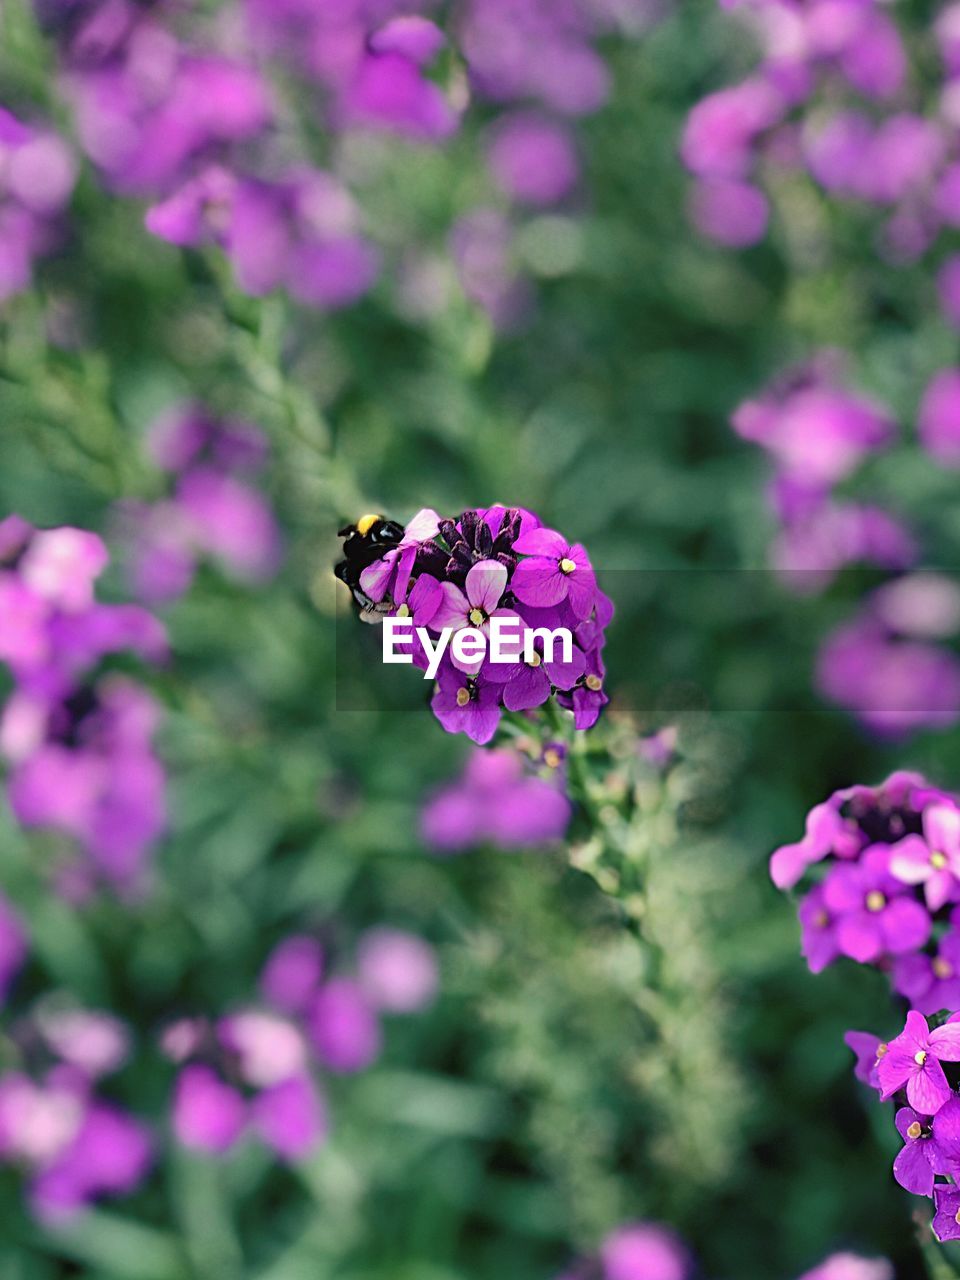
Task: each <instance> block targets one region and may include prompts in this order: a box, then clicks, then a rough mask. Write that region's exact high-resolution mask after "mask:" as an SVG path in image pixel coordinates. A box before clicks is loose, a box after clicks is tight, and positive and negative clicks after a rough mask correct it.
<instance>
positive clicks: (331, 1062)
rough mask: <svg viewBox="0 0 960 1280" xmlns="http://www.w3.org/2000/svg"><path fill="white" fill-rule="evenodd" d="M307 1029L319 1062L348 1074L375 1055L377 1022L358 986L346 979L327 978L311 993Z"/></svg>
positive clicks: (371, 1059)
mask: <svg viewBox="0 0 960 1280" xmlns="http://www.w3.org/2000/svg"><path fill="white" fill-rule="evenodd" d="M307 1031H308V1034H309V1036H310V1039H311V1042H312V1044H313V1047H314V1049H315V1050H316V1052H317V1054H318V1056H319V1058H320V1060H321V1062H323V1063H324V1064H325V1065H326V1066H327V1067H329V1069H330V1070H331V1071H335V1072H338V1073H341V1074H344V1075H349V1074H352V1073H354V1072H357V1071H363V1070H364V1069H365V1068H366V1067H368V1066H370V1064H371V1063H372V1062H373V1061H374V1060H375V1059H376V1058H377V1057H378V1056H379V1054H380V1047H381V1033H380V1023H379V1021H378V1019H377V1016H376V1014H375V1013H374V1011H373V1008H372V1006H371V1004H370V1001H369V1000H368V998H367V996H366V995H365V994H364V992H363V991H362V990H361V988H360V986H359V985H358V984H357V983H356V982H354V981H352V980H351V979H349V978H331V979H330V981H329V982H327V983H325V984H324V986H323V987H321V989H320V990H319V991H318V992H317V994H316V995H315V996H314V998H313V1000H312V1002H311V1005H310V1010H309V1015H308V1020H307Z"/></svg>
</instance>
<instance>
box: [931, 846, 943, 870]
mask: <svg viewBox="0 0 960 1280" xmlns="http://www.w3.org/2000/svg"><path fill="white" fill-rule="evenodd" d="M930 865H931V867H936V869H937V870H938V871H942V870H943V868H944V867H945V866H946V865H947V855H946V854H945V853H940V851H939V850H936V849H935V850H934V852H933V853H931V855H930Z"/></svg>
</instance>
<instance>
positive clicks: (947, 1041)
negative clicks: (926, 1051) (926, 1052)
mask: <svg viewBox="0 0 960 1280" xmlns="http://www.w3.org/2000/svg"><path fill="white" fill-rule="evenodd" d="M930 1052H931V1053H932V1054H933V1055H934V1056H935V1057H937V1058H939V1059H940V1061H941V1062H960V1022H945V1023H944V1024H943V1026H942V1027H935V1028H934V1030H933V1031H931V1032H930Z"/></svg>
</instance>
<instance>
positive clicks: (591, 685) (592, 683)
mask: <svg viewBox="0 0 960 1280" xmlns="http://www.w3.org/2000/svg"><path fill="white" fill-rule="evenodd" d="M583 683H584V684H585V685H586V686H587V688H588V689H590V690H592V691H593V692H594V693H598V692H599V691H600V690H601V689H602V688H603V681H602V680H601V679H600V677H599V676H595V675H593V674H590V675H588V676H587V678H586V680H584V682H583Z"/></svg>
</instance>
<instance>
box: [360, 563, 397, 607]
mask: <svg viewBox="0 0 960 1280" xmlns="http://www.w3.org/2000/svg"><path fill="white" fill-rule="evenodd" d="M396 563H397V553H396V551H388V552H387V554H386V555H385V556H384V557H383V559H382V560H374V562H373V564H368V565H367V567H366V568H365V569H364V570H363V571H362V572H361V574H360V586H361V587H362V588H363V590H364V591H365V592H366V593H367V595H368V596H369V597H370V599H371V600H373V601H374V602H376V603H377V604H379V603H380V601H381V600H382V599H383V597H384V596H385V595H386V594H387V592H388V590H389V589H390V580H391V579H392V577H393V572H394V569H395V568H396Z"/></svg>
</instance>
